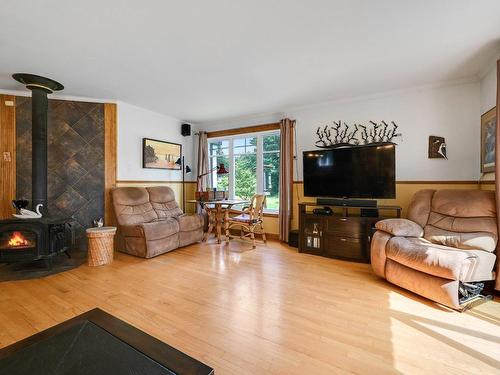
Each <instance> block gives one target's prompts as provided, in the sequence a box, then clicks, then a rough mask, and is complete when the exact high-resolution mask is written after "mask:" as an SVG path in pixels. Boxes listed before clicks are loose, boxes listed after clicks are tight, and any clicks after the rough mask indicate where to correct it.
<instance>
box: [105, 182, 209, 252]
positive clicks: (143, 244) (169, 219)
mask: <svg viewBox="0 0 500 375" xmlns="http://www.w3.org/2000/svg"><path fill="white" fill-rule="evenodd" d="M112 198H113V206H114V209H115V214H116V219H117V221H118V232H117V236H118V241H117V246H118V250H120V251H122V252H125V253H128V254H131V255H135V256H138V257H143V258H151V257H154V256H157V255H160V254H163V253H166V252H168V251H171V250H174V249H177V248H178V247H182V246H186V245H189V244H192V243H195V242H198V241H201V240H202V238H203V217H202V216H201V215H198V214H194V215H186V214H184V213H183V212H182V210H181V209H180V208H179V205H178V204H177V202H176V201H175V195H174V192H173V190H172V189H171V188H169V187H167V186H156V187H147V188H142V187H120V188H115V189H114V190H113V192H112Z"/></svg>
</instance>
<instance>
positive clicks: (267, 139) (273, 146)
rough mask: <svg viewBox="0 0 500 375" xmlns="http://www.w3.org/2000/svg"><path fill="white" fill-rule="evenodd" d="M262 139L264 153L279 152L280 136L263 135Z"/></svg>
mask: <svg viewBox="0 0 500 375" xmlns="http://www.w3.org/2000/svg"><path fill="white" fill-rule="evenodd" d="M262 138H263V143H264V151H279V150H280V135H279V134H271V135H265V136H264V137H262Z"/></svg>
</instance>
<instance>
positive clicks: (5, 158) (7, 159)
mask: <svg viewBox="0 0 500 375" xmlns="http://www.w3.org/2000/svg"><path fill="white" fill-rule="evenodd" d="M3 161H5V162H7V163H10V162H11V161H12V157H11V156H10V152H9V151H7V152H4V153H3Z"/></svg>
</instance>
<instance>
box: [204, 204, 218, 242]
mask: <svg viewBox="0 0 500 375" xmlns="http://www.w3.org/2000/svg"><path fill="white" fill-rule="evenodd" d="M205 212H206V213H207V216H208V229H207V233H205V236H204V237H203V241H207V240H208V236H210V233H212V231H213V230H214V221H215V218H214V216H213V215H214V212H213V210H212V209H210V208H207V207H205Z"/></svg>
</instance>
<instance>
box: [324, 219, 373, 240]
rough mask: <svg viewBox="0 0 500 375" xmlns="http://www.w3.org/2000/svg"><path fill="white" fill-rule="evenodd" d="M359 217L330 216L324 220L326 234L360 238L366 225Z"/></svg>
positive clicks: (364, 231) (363, 234) (364, 232)
mask: <svg viewBox="0 0 500 375" xmlns="http://www.w3.org/2000/svg"><path fill="white" fill-rule="evenodd" d="M361 219H362V218H360V217H356V216H353V217H342V216H330V217H328V219H327V220H326V225H325V230H326V233H327V234H331V235H336V236H344V237H356V238H361V237H364V236H365V235H366V225H365V223H364V221H363V220H361Z"/></svg>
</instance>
